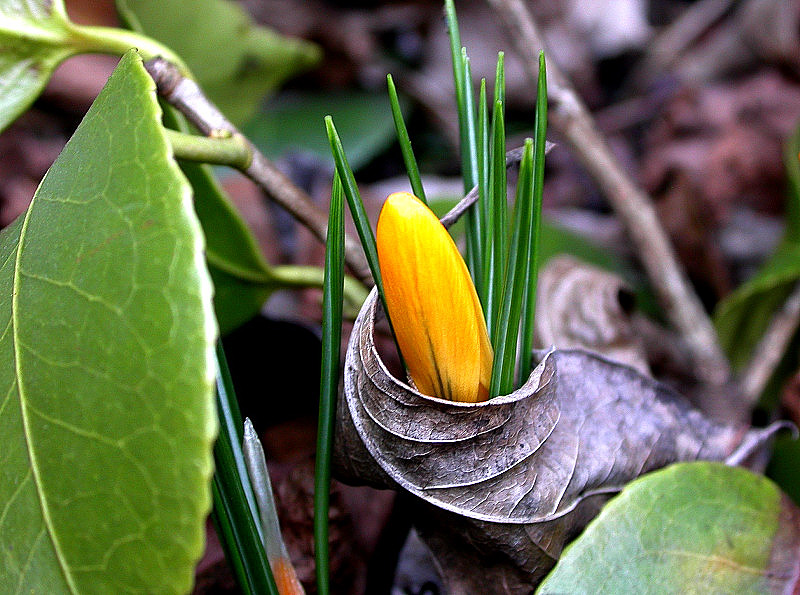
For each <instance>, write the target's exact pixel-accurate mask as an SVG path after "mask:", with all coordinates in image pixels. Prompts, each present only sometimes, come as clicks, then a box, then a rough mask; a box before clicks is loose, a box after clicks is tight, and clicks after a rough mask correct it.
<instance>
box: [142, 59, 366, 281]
mask: <svg viewBox="0 0 800 595" xmlns="http://www.w3.org/2000/svg"><path fill="white" fill-rule="evenodd" d="M145 68H147V72H149V73H150V76H152V77H153V80H154V81H155V83H156V88H157V89H158V94H159V95H160V96H161V97H163V98H164V99H165V100H166V101H167V102H168V103H169V104H170V105H172V106H173V107H174V108H176V109H177V110H178V111H180V112H181V113H182V114H183V115H184V116H186V118H188V120H189V121H190V122H191V123H192V124H194V125H195V126H196V127H197V128H198V130H200V131H201V132H202V133H203V134H205V135H206V136H211V137H214V136H223V137H237V138H240V139H241V140H242V141H243V142H244V143H245V144H246V146H247V147H248V148H249V150H250V154H251V155H252V160H251V161H250V164H249V165H248V166H247V167H246V168H243V169H241V170H240V171H241V172H242V173H243V174H244V175H246V176H247V177H248V178H250V179H251V180H253V181H254V182H255V183H256V184H257V185H258V186H259V187H260V188H261V189H262V190H263V191H264V192H265V193H266V195H267V197H269V198H270V199H272V200H274V201H275V202H276V203H278V204H279V205H281V206H282V207H283V208H285V209H286V210H287V211H289V212H290V213H291V214H292V215H293V216H294V217H295V219H297V220H298V221H299V222H300V223H302V224H303V225H305V226H306V227H307V228H308V229H309V230H310V231H311V233H313V234H314V235H315V236H316V237H317V239H318V240H320V241H321V242H323V243H324V242H325V237H326V234H327V232H328V216H327V213H325V212H324V211H323V210H322V209H320V208H319V207H317V206H316V205H315V204H314V203H313V201H312V200H311V197H310V196H309V195H308V194H307V193H305V192H304V191H303V190H301V189H300V188H298V187H297V186H295V185H294V184H293V183H292V181H291V180H290V179H289V178H287V177H286V176H285V175H284V174H283V173H282V172H281V171H280V170H279V169H278V168H277V167H275V164H274V163H272V162H271V161H270V160H269V159H267V158H266V157H265V156H264V155H263V154H262V153H261V152H260V151H259V150H258V149H257V148H256V147H255V146H254V145H253V144H252V143H251V142H250V141H249V140H247V139H246V138H244V136H243V135H242V134H241V133H240V132H239V131H238V130H237V129H236V127H235V126H234V125H233V124H232V123H231V122H230V121H229V120H228V119H227V118H226V117H225V116H224V115H223V114H222V112H220V111H219V109H217V107H216V106H215V105H214V104H213V103H211V101H210V100H209V99H208V98H207V97H206V96H205V94H204V93H203V91H202V90H201V89H200V87H199V86H198V85H197V83H196V82H194V81H193V80H191V79H189V78H186V77H184V76H183V75H182V74H181V72H180V70H178V68H176V67H175V65H174V64H172V63H170V62H168V61H166V60H163V59H161V58H154V59H152V60H148V61H147V62H145ZM345 262H346V263H347V266H349V267H350V269H351V270H352V272H353V274H354V275H355V276H356V277H357V278H358V279H359V280H360V281H362V282H363V283H365V284H367V285H371V284H372V276H371V275H370V272H369V266H367V261H366V259H365V258H364V254H363V252H362V251H361V246H360V245H359V244H358V242H356V241H355V240H353V238H351V237H349V236H345Z"/></svg>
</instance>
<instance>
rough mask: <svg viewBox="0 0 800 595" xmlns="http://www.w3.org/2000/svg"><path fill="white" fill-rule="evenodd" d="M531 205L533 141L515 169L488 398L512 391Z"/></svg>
mask: <svg viewBox="0 0 800 595" xmlns="http://www.w3.org/2000/svg"><path fill="white" fill-rule="evenodd" d="M532 203H533V140H532V139H530V138H526V139H525V149H524V152H523V155H522V162H521V163H520V168H519V180H518V181H517V192H516V199H515V203H514V232H513V235H512V238H511V248H510V252H509V256H508V266H507V267H506V281H505V289H504V292H503V300H502V307H501V309H500V315H499V316H498V318H497V320H495V329H496V335H497V343H496V344H495V346H494V365H493V366H492V382H491V386H490V388H489V398H492V397H496V396H498V395H505V394H508V393H510V392H511V391H513V390H514V366H515V363H516V360H517V338H518V336H519V322H520V313H521V310H522V298H523V295H524V293H525V276H526V274H527V272H528V255H529V249H530V240H531V229H530V228H531V217H532V210H533V209H532Z"/></svg>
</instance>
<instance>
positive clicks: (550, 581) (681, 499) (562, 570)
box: [537, 463, 800, 594]
mask: <svg viewBox="0 0 800 595" xmlns="http://www.w3.org/2000/svg"><path fill="white" fill-rule="evenodd" d="M798 521H800V513H798V510H797V508H795V507H794V505H792V504H791V502H790V501H789V499H788V498H786V497H785V496H782V495H781V492H780V490H779V489H778V488H777V487H776V486H775V484H773V483H772V482H771V481H769V480H768V479H766V478H764V477H761V476H759V475H754V474H753V473H750V472H749V471H746V470H744V469H741V468H737V467H727V466H725V465H722V464H719V463H680V464H676V465H673V466H671V467H668V468H666V469H664V470H661V471H657V472H655V473H650V474H648V475H646V476H644V477H642V478H641V479H637V480H636V481H633V482H631V483H630V484H629V485H628V487H626V488H625V489H624V490H623V491H622V492H621V493H620V494H619V496H617V497H616V498H614V499H613V500H611V501H610V502H609V503H608V504H607V505H606V507H605V508H604V509H603V511H602V512H601V513H600V515H599V516H598V517H597V518H596V519H595V520H594V521H592V522H591V523H590V524H589V526H588V527H587V528H586V530H585V531H584V533H583V534H582V535H581V536H580V538H578V539H577V540H576V541H574V542H573V543H572V544H571V545H570V546H569V547H568V548H567V549H566V550H565V551H564V554H563V555H562V556H561V559H560V560H559V562H558V564H557V565H556V567H555V569H554V570H553V571H552V572H551V573H550V575H549V576H548V577H547V578H546V579H545V580H544V582H543V583H542V584H541V585H540V587H539V589H538V591H537V593H540V594H555V593H571V594H578V593H592V594H594V593H615V594H616V593H770V592H772V593H775V592H779V593H793V592H795V591H793V588H794V589H796V588H798V584H797V580H798V577H797V575H796V573H795V569H796V568H797V564H798V563H799V562H800V525H798Z"/></svg>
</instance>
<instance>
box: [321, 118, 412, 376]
mask: <svg viewBox="0 0 800 595" xmlns="http://www.w3.org/2000/svg"><path fill="white" fill-rule="evenodd" d="M325 126H326V128H327V131H328V140H329V141H330V144H331V151H332V152H333V160H334V162H335V163H336V173H337V175H338V176H339V179H340V181H341V184H342V189H343V191H344V196H345V198H346V199H347V206H348V207H349V208H350V215H351V216H352V217H353V223H355V225H356V231H357V232H358V238H359V240H361V247H362V248H363V250H364V254H365V255H366V257H367V262H368V263H369V268H370V271H371V272H372V278H373V280H374V281H375V287H377V288H378V296H379V297H380V298H381V304H382V305H383V311H384V313H385V314H386V321H387V322H388V323H389V328H390V329H391V330H392V337H393V338H394V328H393V327H392V319H391V317H390V316H389V308H387V307H386V296H385V294H384V293H383V279H382V278H381V268H380V264H379V263H378V247H377V245H376V243H375V234H374V233H373V232H372V227H371V226H370V224H369V218H368V217H367V211H366V210H365V209H364V203H363V201H362V200H361V194H359V192H358V185H357V184H356V178H355V176H354V175H353V170H352V169H350V165H349V164H348V163H347V156H346V155H345V154H344V149H343V148H342V141H341V140H340V139H339V135H338V134H337V132H336V127H335V126H334V124H333V119H332V118H331V117H330V116H326V117H325ZM395 346H396V347H397V355H398V356H399V357H400V361H401V362H402V361H403V354H402V353H401V352H400V346H399V345H397V341H396V339H395Z"/></svg>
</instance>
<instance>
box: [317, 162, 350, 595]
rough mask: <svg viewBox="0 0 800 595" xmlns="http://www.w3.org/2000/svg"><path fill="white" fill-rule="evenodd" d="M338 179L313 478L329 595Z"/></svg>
mask: <svg viewBox="0 0 800 595" xmlns="http://www.w3.org/2000/svg"><path fill="white" fill-rule="evenodd" d="M342 194H343V189H342V183H341V180H340V178H339V175H338V174H336V175H334V177H333V189H332V190H331V206H330V214H329V215H328V238H327V242H326V249H325V287H324V289H323V297H322V371H321V374H320V396H319V424H318V426H317V461H316V471H315V474H314V559H315V560H316V572H317V589H318V591H319V593H321V594H322V595H327V594H328V593H330V584H329V579H330V560H329V552H328V510H329V498H330V487H331V455H332V452H333V426H334V421H335V415H336V396H337V393H338V391H339V356H340V353H339V350H340V346H341V342H342V287H343V283H344V206H343V202H344V200H343V196H342Z"/></svg>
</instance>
